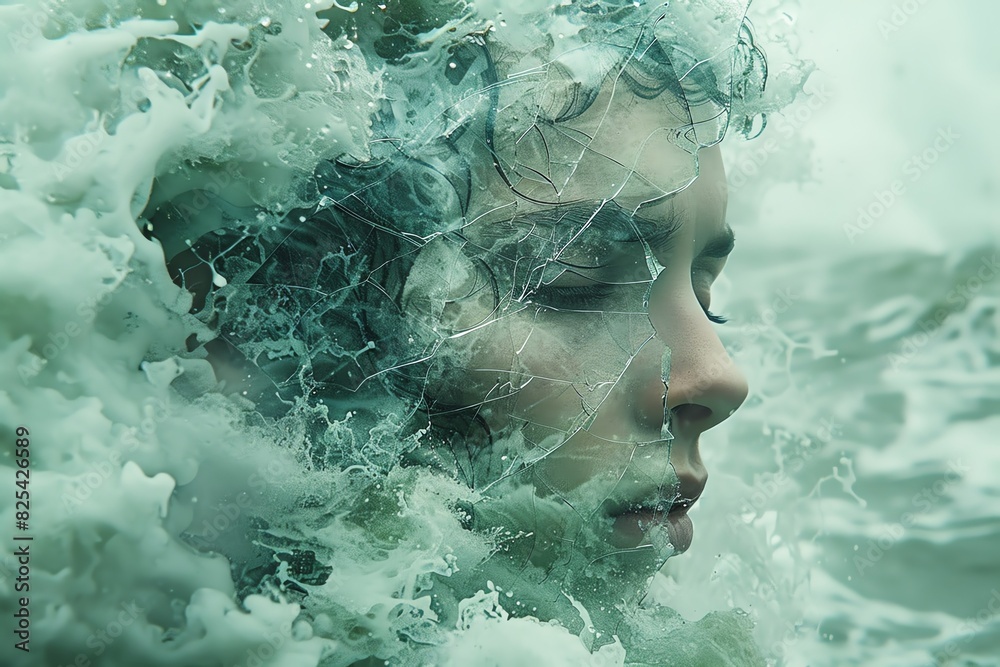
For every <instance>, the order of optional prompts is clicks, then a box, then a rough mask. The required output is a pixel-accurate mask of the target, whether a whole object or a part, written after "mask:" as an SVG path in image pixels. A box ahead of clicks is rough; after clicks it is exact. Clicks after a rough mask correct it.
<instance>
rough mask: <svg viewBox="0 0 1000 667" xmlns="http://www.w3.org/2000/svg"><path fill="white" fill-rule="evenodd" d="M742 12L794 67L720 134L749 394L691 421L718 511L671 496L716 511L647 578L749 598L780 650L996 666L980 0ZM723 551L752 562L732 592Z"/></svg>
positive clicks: (997, 530)
mask: <svg viewBox="0 0 1000 667" xmlns="http://www.w3.org/2000/svg"><path fill="white" fill-rule="evenodd" d="M751 11H752V14H753V15H754V16H755V17H757V18H755V26H756V29H757V33H758V36H759V38H760V39H761V41H762V42H763V44H764V47H765V50H766V49H767V45H768V43H769V42H771V41H772V40H779V41H780V40H785V41H786V42H787V43H788V45H789V46H790V48H791V49H792V50H793V52H795V53H797V55H798V56H799V57H801V58H805V59H809V60H812V61H814V62H815V64H816V71H815V73H814V74H813V75H812V77H811V78H810V80H809V82H808V83H807V85H806V88H805V92H804V94H803V95H801V96H799V98H798V99H797V100H796V102H795V103H793V104H792V105H791V106H789V107H788V108H787V109H785V110H784V112H783V113H781V114H775V115H772V116H771V118H770V122H769V125H768V127H767V129H766V131H765V133H764V134H763V135H762V136H761V137H759V138H758V139H755V140H753V141H750V142H741V141H738V140H737V141H731V140H730V141H727V142H726V144H725V145H724V151H725V152H726V155H727V172H728V178H729V184H730V206H729V220H730V223H731V224H732V226H733V227H734V229H735V230H736V232H737V239H738V240H737V251H736V252H735V253H734V255H733V257H732V259H731V260H730V262H729V265H728V267H727V269H726V274H727V275H728V284H725V285H720V287H721V288H722V289H720V290H719V293H720V294H725V295H726V296H723V297H720V299H719V303H720V311H721V312H722V313H724V314H727V315H729V316H730V318H731V321H730V323H729V324H727V325H725V326H723V327H722V329H723V331H724V336H725V337H724V340H726V341H727V343H728V345H729V346H730V349H731V351H733V352H734V357H735V359H736V360H737V362H738V363H739V364H741V365H742V367H743V369H744V370H745V372H746V373H747V375H748V377H749V380H750V384H751V397H750V399H749V400H748V402H747V403H746V405H745V406H744V408H743V409H741V411H740V412H738V413H737V414H736V415H735V416H734V417H733V418H732V419H731V420H730V421H729V422H727V423H726V424H724V425H723V426H722V427H720V429H718V432H712V433H709V434H706V436H705V438H704V439H703V447H702V449H703V452H704V455H705V458H706V465H707V466H708V467H709V469H710V470H712V471H715V473H714V478H713V479H712V480H710V481H709V486H708V489H707V492H706V496H705V500H706V501H710V499H711V501H710V502H706V505H705V506H704V507H702V508H700V510H701V511H702V512H703V513H704V514H702V515H701V516H705V515H710V514H712V513H718V514H719V516H720V519H719V520H714V521H705V520H701V521H700V522H699V521H698V517H699V515H698V514H694V515H693V516H694V518H695V521H696V523H697V524H698V527H699V528H701V527H702V526H707V525H712V526H720V527H719V528H718V529H714V528H713V529H711V530H712V531H714V532H713V533H712V534H711V535H708V534H707V533H709V530H700V531H699V533H700V536H699V539H696V540H695V543H694V545H693V547H692V549H691V551H690V552H689V554H688V555H689V556H691V557H692V558H690V559H688V560H684V559H678V560H677V561H676V565H674V566H673V568H672V571H671V572H670V578H671V582H670V583H671V585H673V586H675V587H676V588H675V589H674V590H673V591H671V590H664V591H663V592H662V594H663V595H664V596H666V597H668V598H670V599H672V600H673V601H674V602H675V603H676V602H677V598H676V597H674V596H673V595H670V593H671V592H684V591H686V590H687V589H686V588H685V582H686V581H687V579H688V578H689V577H690V578H691V579H692V580H693V578H694V577H697V576H704V575H708V576H709V577H710V578H711V579H713V580H714V581H715V582H717V583H715V584H713V586H710V588H709V591H708V592H706V593H703V594H702V595H701V596H700V597H699V601H698V602H692V603H690V604H691V607H690V609H689V610H688V613H689V614H690V615H692V616H697V615H698V613H700V612H703V611H704V610H705V609H706V608H709V607H715V608H718V607H721V606H725V605H727V604H729V605H732V604H733V603H734V602H736V603H739V604H741V605H743V606H745V607H756V608H757V609H756V611H757V612H759V613H760V619H761V620H760V621H759V626H758V630H759V631H760V637H761V641H762V642H764V643H765V644H768V645H769V647H770V649H771V651H772V653H773V655H775V656H776V658H777V659H779V660H784V661H785V663H786V664H789V665H814V666H816V665H845V664H866V665H869V664H870V665H997V664H1000V657H998V656H1000V519H998V513H1000V491H998V485H997V483H996V471H997V470H1000V436H998V435H997V434H998V432H1000V336H998V331H1000V310H998V309H1000V265H998V260H1000V219H998V210H997V209H998V206H997V204H998V198H997V180H996V179H997V174H1000V158H998V155H1000V151H998V149H1000V134H998V133H997V132H996V130H995V121H994V120H993V116H994V114H993V110H994V109H996V108H997V105H998V102H1000V99H998V98H1000V86H998V85H997V83H998V79H997V77H998V72H1000V51H998V50H997V49H996V46H995V37H994V32H993V31H994V30H995V26H996V25H997V20H998V19H1000V5H996V4H995V3H987V2H985V1H981V2H967V3H960V4H959V3H944V2H938V1H935V0H919V1H918V0H907V1H897V2H889V1H886V0H880V1H877V2H866V3H850V5H849V6H848V5H843V4H839V3H838V4H834V3H794V2H793V3H788V2H785V3H780V6H777V3H773V2H765V1H760V2H755V3H754V7H753V8H752V10H751ZM768 53H769V55H770V52H768ZM772 65H773V67H774V68H775V72H776V71H777V70H778V69H780V63H779V62H774V61H772ZM714 307H715V302H714V300H713V308H714ZM713 482H714V483H713ZM721 517H726V518H728V519H729V520H728V521H726V520H721ZM747 526H750V527H753V528H754V529H755V530H756V531H757V533H755V534H756V535H757V536H758V537H757V538H754V539H756V540H757V541H756V542H753V541H750V542H745V541H741V539H742V538H741V537H740V535H741V532H740V531H741V530H742V529H743V528H744V527H747ZM727 550H728V551H730V552H731V553H736V554H737V555H738V556H742V558H739V557H737V558H735V560H737V561H738V560H744V561H746V560H752V557H751V556H750V554H751V553H759V554H764V556H761V558H763V559H764V560H766V561H767V562H768V563H769V565H768V566H767V567H765V568H764V571H763V572H757V573H753V572H751V573H750V576H752V577H757V578H758V579H759V580H758V586H757V590H756V592H757V595H756V596H753V599H742V598H740V594H739V593H736V592H734V591H736V590H737V587H736V586H732V585H730V584H731V583H732V579H731V578H730V575H731V572H729V570H732V569H733V568H732V567H728V568H727V566H726V559H727V554H726V552H727ZM682 560H684V562H682ZM739 568H742V569H741V571H740V572H738V574H739V577H738V580H739V581H742V582H743V583H746V581H747V579H746V577H747V575H748V573H747V572H746V571H745V570H746V565H745V564H744V565H741V566H739ZM751 569H752V568H751ZM708 570H711V571H710V572H708ZM688 592H692V593H693V588H692V589H691V590H690V591H688ZM768 606H770V607H772V609H771V610H770V611H766V609H765V608H766V607H768ZM768 624H770V626H769V625H768Z"/></svg>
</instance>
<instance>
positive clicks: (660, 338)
mask: <svg viewBox="0 0 1000 667" xmlns="http://www.w3.org/2000/svg"><path fill="white" fill-rule="evenodd" d="M672 301H673V304H672V305H664V306H663V307H662V308H658V309H651V310H650V320H651V321H652V323H653V328H654V330H655V332H656V339H655V340H653V341H650V344H649V345H647V348H648V349H644V350H643V353H644V354H646V355H648V356H647V357H646V359H645V360H642V363H640V364H638V365H637V368H636V370H637V372H638V373H641V374H642V379H641V380H640V382H639V383H638V385H637V386H636V385H633V386H634V387H635V389H634V390H635V391H637V392H639V393H640V394H641V395H639V396H636V397H633V400H632V405H633V410H634V411H635V414H634V415H633V417H634V418H635V419H636V420H637V421H638V422H639V423H641V424H643V425H646V426H647V427H649V426H653V425H659V424H662V422H663V419H664V416H665V415H664V403H663V394H664V384H663V379H662V372H661V371H660V368H661V365H662V362H661V358H662V355H663V353H664V351H665V348H668V347H669V348H670V374H669V377H668V383H667V392H666V398H667V401H666V406H665V407H666V410H667V412H669V413H670V418H671V430H672V432H673V435H674V437H675V438H676V439H677V440H678V442H693V441H695V440H696V439H697V437H698V436H699V435H700V434H701V433H703V432H704V431H707V430H708V429H710V428H712V427H714V426H716V425H718V424H719V423H721V422H722V421H724V420H726V419H727V418H729V416H730V415H732V414H733V413H734V412H735V411H736V409H737V408H738V407H739V406H740V405H741V404H742V403H743V401H744V400H746V397H747V393H748V391H749V389H748V387H747V381H746V378H745V377H744V375H743V373H742V372H741V371H740V370H739V369H738V368H737V367H736V365H735V364H734V363H733V360H732V358H731V357H730V356H729V353H728V352H727V351H726V349H725V347H724V346H723V345H722V341H721V340H719V336H718V334H717V333H716V331H715V326H717V325H714V324H713V323H712V322H711V321H709V319H708V317H707V316H706V315H705V312H704V310H702V308H701V306H700V305H699V304H698V302H697V299H695V298H694V297H693V295H690V296H689V297H688V298H684V299H673V300H672ZM653 343H655V345H654V344H653ZM640 356H642V353H641V354H640ZM636 361H640V360H639V359H636Z"/></svg>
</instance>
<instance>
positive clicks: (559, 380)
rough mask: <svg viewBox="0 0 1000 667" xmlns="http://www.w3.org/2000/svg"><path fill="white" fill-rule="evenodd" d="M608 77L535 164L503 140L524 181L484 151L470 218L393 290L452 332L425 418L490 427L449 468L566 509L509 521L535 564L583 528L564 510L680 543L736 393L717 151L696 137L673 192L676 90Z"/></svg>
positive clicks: (641, 543)
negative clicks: (728, 344) (458, 418)
mask: <svg viewBox="0 0 1000 667" xmlns="http://www.w3.org/2000/svg"><path fill="white" fill-rule="evenodd" d="M612 88H613V87H610V86H606V87H605V90H604V91H602V93H601V95H600V97H599V98H598V100H597V101H596V102H595V104H593V105H592V106H591V107H590V108H589V109H588V110H587V112H585V113H584V114H583V115H581V116H579V117H578V118H575V119H573V120H572V121H568V122H565V123H560V124H559V125H558V126H555V125H553V124H549V125H546V126H544V127H543V128H542V129H541V130H539V132H540V133H542V132H548V133H549V136H548V137H547V138H546V140H545V141H544V145H545V147H546V150H547V153H546V156H545V159H546V160H548V161H550V162H552V163H553V164H554V165H555V166H554V167H553V169H551V170H550V171H549V172H548V175H546V177H544V178H542V177H541V176H540V175H539V174H540V171H541V170H540V169H538V168H537V166H538V165H537V164H533V163H532V162H531V161H532V160H536V159H537V153H538V151H537V148H536V147H532V146H526V147H524V148H523V149H522V148H521V146H520V145H519V144H518V145H516V146H515V148H514V149H513V151H514V152H516V151H517V150H519V149H520V150H521V153H522V155H521V156H518V155H515V154H514V153H513V152H511V151H509V153H510V154H511V155H513V157H511V158H510V160H509V163H508V164H509V165H512V166H511V168H510V169H509V170H508V174H514V176H513V177H509V178H508V181H509V182H510V186H512V187H513V190H514V191H516V193H517V195H514V194H512V192H511V187H509V186H508V184H507V183H506V182H504V181H503V180H502V179H500V178H497V177H496V171H495V170H494V168H493V165H492V161H491V160H489V159H484V160H480V161H479V162H482V163H484V164H485V167H484V168H482V169H481V170H480V171H479V172H478V173H477V174H476V177H477V179H478V183H474V185H477V186H478V187H475V188H474V191H476V192H477V193H478V194H477V195H474V196H473V201H472V206H471V209H472V213H473V215H471V216H470V217H469V219H470V220H471V222H470V223H469V224H468V225H467V226H466V227H465V228H464V229H463V234H462V235H461V237H456V238H450V237H449V238H445V237H441V238H438V239H436V240H435V241H432V242H431V243H430V244H428V245H427V246H426V247H425V248H424V250H423V251H422V252H421V255H420V256H419V257H418V258H417V260H416V263H415V265H414V268H413V272H412V273H411V278H410V279H409V281H408V283H407V285H406V288H405V290H404V301H405V302H406V305H407V309H408V310H410V311H411V312H413V311H415V312H418V313H422V314H424V315H425V317H426V318H427V323H428V324H429V325H430V326H433V327H435V329H436V330H437V331H438V332H443V335H444V339H443V344H442V346H441V348H440V350H439V354H438V363H437V365H436V366H435V367H434V369H433V371H432V375H431V377H430V379H429V381H428V392H427V395H428V396H429V397H432V399H433V403H431V405H430V409H431V413H432V415H433V414H434V413H435V412H438V413H444V412H450V411H456V410H457V411H465V412H470V413H473V412H474V414H475V416H476V418H477V420H478V421H479V422H480V423H481V424H485V425H486V426H487V427H488V430H489V433H490V434H491V436H492V444H491V445H489V446H487V445H486V443H485V439H484V438H482V437H480V438H479V439H478V441H476V437H475V435H474V433H475V432H474V431H470V435H469V436H468V438H469V439H470V440H472V442H466V443H464V445H463V446H462V447H461V448H458V449H462V450H463V451H455V450H456V446H455V445H454V444H452V446H451V456H453V457H454V460H453V461H452V462H451V463H452V465H453V466H454V467H455V469H456V471H457V473H458V474H460V475H462V476H463V477H465V479H466V480H467V481H469V482H470V483H471V484H472V485H473V486H475V487H476V488H479V489H481V490H482V491H483V492H484V495H485V496H487V497H494V498H503V497H507V498H508V499H509V498H513V497H514V496H515V495H516V494H515V493H514V491H513V489H514V488H515V486H516V485H522V486H529V487H530V488H531V490H532V494H531V495H532V500H531V501H530V502H532V503H538V502H541V501H544V502H545V503H549V504H551V505H552V507H553V508H554V509H553V511H554V512H556V513H557V514H558V513H559V512H563V513H564V514H565V513H568V514H567V515H565V516H563V518H562V519H559V520H558V521H556V522H555V523H558V524H559V525H558V526H557V525H555V523H551V522H550V524H551V525H550V524H546V525H543V523H544V522H539V523H538V524H537V525H535V526H534V527H532V526H528V527H526V528H525V527H524V526H519V527H520V528H525V529H528V530H530V529H533V530H535V531H536V533H540V534H542V535H541V538H542V542H543V543H542V544H540V545H538V544H536V546H535V551H536V554H535V556H536V557H538V558H540V559H541V560H544V559H545V556H544V554H545V553H546V551H547V546H546V543H545V542H546V540H548V543H547V544H548V546H551V547H553V548H554V547H555V545H557V544H558V543H559V542H560V540H566V539H570V538H572V539H576V538H575V536H570V537H568V536H567V531H568V530H569V529H568V528H567V520H566V519H567V516H571V520H570V521H569V523H572V524H573V525H574V526H577V527H579V526H590V528H591V529H592V532H593V533H594V534H595V535H597V539H598V541H599V542H604V543H607V544H610V545H611V546H612V547H613V548H616V549H626V550H629V549H648V548H650V547H652V548H653V550H654V551H657V552H658V553H660V554H661V555H663V557H666V556H669V555H670V554H671V553H677V552H681V551H684V550H686V549H687V547H688V545H689V544H690V541H691V534H692V528H691V524H690V519H688V518H687V516H686V510H687V507H688V506H689V505H690V503H691V502H693V501H694V500H696V499H697V498H698V496H699V495H700V494H701V492H702V490H703V488H704V486H705V482H706V480H707V473H706V471H705V468H704V465H703V464H702V461H701V456H700V454H699V449H698V447H699V443H698V441H699V436H700V435H701V433H702V432H704V431H706V430H707V429H709V428H712V427H713V426H715V425H716V424H718V423H719V422H721V421H722V420H724V419H726V418H727V417H728V416H729V415H731V414H732V413H733V411H735V410H736V408H737V407H738V406H739V405H740V404H741V403H742V401H743V400H744V398H745V397H746V394H747V386H746V382H745V380H744V378H743V376H742V374H741V373H740V372H739V371H738V370H737V369H736V368H735V367H734V366H733V364H732V361H731V360H730V358H729V356H728V354H727V353H726V351H725V349H724V348H723V346H722V344H721V342H720V341H719V338H718V336H717V334H716V331H715V327H716V326H717V325H716V324H714V323H713V322H712V321H711V320H710V317H709V313H708V309H709V306H710V303H711V290H712V284H713V282H714V281H715V280H716V278H717V277H718V276H719V274H720V273H721V271H722V269H723V267H724V266H725V262H726V256H727V254H728V253H729V251H730V250H731V249H732V240H733V235H732V231H731V229H730V228H729V226H728V225H727V223H726V220H725V214H726V197H727V194H726V184H725V174H724V170H723V164H722V158H721V153H720V151H719V149H718V147H717V146H715V147H712V148H707V149H703V150H701V151H700V152H699V153H698V156H697V158H698V164H699V166H700V173H699V175H698V177H697V179H696V180H694V182H693V183H691V184H690V185H689V186H688V187H686V188H684V189H681V190H680V191H679V192H676V190H677V189H678V188H680V187H682V186H683V185H684V184H685V183H687V182H688V181H689V180H690V176H687V174H690V173H691V171H692V162H693V157H692V155H691V154H690V153H688V152H686V151H684V150H682V149H680V148H678V147H677V146H676V145H675V143H674V142H672V141H671V139H672V138H673V136H672V134H671V133H672V132H673V130H671V129H668V126H669V125H670V122H668V121H671V122H672V121H673V116H672V115H671V113H670V110H669V108H668V105H667V104H666V103H665V102H664V100H663V99H653V100H640V99H638V98H636V97H634V96H632V95H631V94H628V93H622V92H620V91H619V92H618V93H613V92H612ZM502 150H503V149H501V151H502ZM552 200H557V203H551V201H552ZM543 202H544V203H543ZM562 202H565V203H562ZM480 433H481V431H480ZM532 511H533V512H537V511H538V509H537V505H536V506H535V507H534V509H533V510H532ZM539 513H540V512H539ZM504 514H505V516H507V517H511V516H514V515H516V514H517V511H515V510H510V511H505V512H504ZM539 554H542V555H541V556H539Z"/></svg>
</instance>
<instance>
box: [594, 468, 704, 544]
mask: <svg viewBox="0 0 1000 667" xmlns="http://www.w3.org/2000/svg"><path fill="white" fill-rule="evenodd" d="M704 490H705V477H704V476H702V477H695V476H694V475H688V474H684V475H680V486H679V488H678V490H677V495H676V497H673V496H664V495H663V492H662V491H661V490H659V489H656V490H651V491H650V492H649V493H647V494H645V495H642V497H641V498H637V499H636V501H635V502H633V503H629V504H628V505H627V506H623V507H618V508H615V509H613V511H611V512H609V513H608V515H609V516H610V517H611V518H612V519H613V527H612V536H611V541H612V543H613V544H615V546H617V547H620V548H626V549H627V548H634V547H637V546H639V545H641V544H643V543H644V542H647V543H648V542H654V543H656V542H662V540H663V538H662V535H663V530H664V529H666V533H667V539H668V540H669V542H670V545H671V546H672V547H673V551H674V553H683V552H685V551H687V550H688V548H689V547H690V546H691V540H692V539H693V537H694V525H693V524H692V523H691V517H689V516H688V510H689V509H691V507H692V506H693V505H694V504H695V503H696V502H697V501H698V498H700V497H701V494H702V491H704Z"/></svg>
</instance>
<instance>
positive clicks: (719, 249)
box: [524, 202, 736, 259]
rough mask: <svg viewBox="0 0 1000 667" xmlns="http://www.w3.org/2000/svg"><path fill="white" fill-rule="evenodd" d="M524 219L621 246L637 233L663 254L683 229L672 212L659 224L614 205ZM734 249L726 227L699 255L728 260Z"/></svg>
mask: <svg viewBox="0 0 1000 667" xmlns="http://www.w3.org/2000/svg"><path fill="white" fill-rule="evenodd" d="M524 219H525V220H531V221H533V222H536V223H542V224H546V223H548V224H554V223H558V222H570V223H571V224H575V225H581V226H582V225H584V224H586V225H587V227H589V228H594V229H602V230H604V231H606V232H608V233H611V234H614V235H615V237H616V238H614V239H613V240H617V241H622V242H635V241H637V240H638V239H636V238H635V237H634V235H635V234H636V233H638V234H639V235H640V237H641V238H642V240H643V241H645V242H646V244H647V245H648V246H649V247H650V248H652V249H654V251H663V252H665V251H667V250H669V249H670V246H671V245H673V242H674V241H675V240H676V237H677V233H678V232H679V231H680V229H681V227H682V226H683V224H682V221H681V219H680V216H679V215H678V214H677V212H676V211H675V210H673V209H671V210H670V211H669V213H667V215H666V217H665V218H663V219H661V220H658V221H657V220H653V219H651V218H648V217H643V216H640V215H636V214H632V215H630V214H629V213H628V212H626V211H625V210H624V209H622V208H621V207H619V206H618V204H617V203H615V202H605V203H604V205H602V206H600V207H599V208H595V207H593V206H587V205H579V204H570V205H563V206H557V207H554V208H552V209H548V210H542V211H533V212H531V213H529V214H527V215H526V216H524ZM588 221H589V222H588ZM616 232H617V234H616ZM735 245H736V234H735V233H734V232H733V228H732V227H730V226H729V225H726V226H725V228H723V230H722V231H721V232H719V233H718V234H716V235H715V236H713V237H712V238H710V239H709V240H708V242H707V243H706V244H705V247H704V248H702V250H701V252H700V253H698V258H701V259H725V258H726V257H728V256H729V254H730V253H731V252H732V251H733V248H734V247H735Z"/></svg>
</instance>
